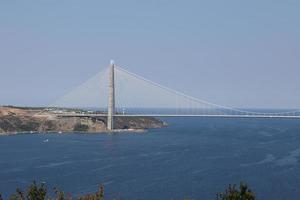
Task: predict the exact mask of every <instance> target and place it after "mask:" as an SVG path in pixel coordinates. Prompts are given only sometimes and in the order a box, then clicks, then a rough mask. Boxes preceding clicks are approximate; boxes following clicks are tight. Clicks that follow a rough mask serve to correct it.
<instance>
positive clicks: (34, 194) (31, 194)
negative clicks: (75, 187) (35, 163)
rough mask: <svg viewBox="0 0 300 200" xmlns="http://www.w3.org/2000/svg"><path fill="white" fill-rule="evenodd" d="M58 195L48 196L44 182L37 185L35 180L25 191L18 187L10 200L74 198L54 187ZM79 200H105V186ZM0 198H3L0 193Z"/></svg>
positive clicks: (69, 199) (70, 199)
mask: <svg viewBox="0 0 300 200" xmlns="http://www.w3.org/2000/svg"><path fill="white" fill-rule="evenodd" d="M53 190H54V193H55V195H56V197H55V198H54V199H53V198H50V197H47V188H46V186H45V184H44V183H42V184H40V185H37V184H36V182H35V181H34V182H33V183H32V184H31V185H30V186H29V187H28V188H27V190H26V192H25V193H24V192H23V191H22V190H20V189H17V190H16V193H15V194H13V195H12V196H11V197H10V198H9V199H10V200H72V197H71V196H70V195H67V196H65V194H64V192H63V191H61V190H59V189H57V188H54V189H53ZM77 199H78V200H103V199H104V186H103V185H101V186H100V187H99V191H98V192H96V193H94V194H88V195H85V196H82V197H78V198H77ZM0 200H3V199H2V197H1V194H0Z"/></svg>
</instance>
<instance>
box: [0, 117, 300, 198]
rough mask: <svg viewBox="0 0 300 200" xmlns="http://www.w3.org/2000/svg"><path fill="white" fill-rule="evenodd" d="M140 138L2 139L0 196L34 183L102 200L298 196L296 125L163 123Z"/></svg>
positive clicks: (299, 126) (299, 137) (299, 129)
mask: <svg viewBox="0 0 300 200" xmlns="http://www.w3.org/2000/svg"><path fill="white" fill-rule="evenodd" d="M164 120H165V121H167V122H168V123H169V126H168V127H167V128H163V129H153V130H149V131H148V132H146V133H142V134H141V133H138V134H133V133H120V134H113V135H107V134H33V135H30V134H21V135H15V136H1V137H0V149H1V151H0V192H2V194H3V196H4V197H7V196H8V195H9V194H10V193H12V192H13V191H14V190H15V188H16V187H21V188H22V187H24V186H27V185H29V184H30V183H31V182H32V180H37V181H40V182H46V183H47V186H48V188H49V189H51V188H52V187H53V186H58V187H60V188H61V189H63V190H64V191H66V192H71V193H72V194H74V195H75V196H76V195H79V194H85V193H89V192H95V191H97V188H98V186H99V184H101V183H102V184H104V185H105V195H106V199H112V198H116V199H145V200H155V199H159V200H160V199H164V200H165V199H183V198H184V197H190V198H192V199H201V200H202V199H204V200H205V199H214V198H215V193H216V192H218V191H219V192H220V191H223V190H224V189H225V187H226V186H227V185H228V184H229V183H239V182H240V181H245V182H247V183H248V184H249V185H250V187H251V188H252V189H253V190H254V191H255V192H256V194H257V196H258V199H273V200H276V199H278V200H279V199H282V200H283V199H297V197H299V195H300V187H299V185H300V162H299V160H300V120H295V119H294V120H292V119H222V118H169V119H164Z"/></svg>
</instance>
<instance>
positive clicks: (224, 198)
mask: <svg viewBox="0 0 300 200" xmlns="http://www.w3.org/2000/svg"><path fill="white" fill-rule="evenodd" d="M216 199H217V200H255V194H254V193H253V192H252V191H251V190H250V189H249V188H248V186H247V184H244V183H240V187H239V189H237V188H236V186H235V185H233V186H232V185H229V186H228V188H227V189H226V190H225V193H219V194H217V198H216Z"/></svg>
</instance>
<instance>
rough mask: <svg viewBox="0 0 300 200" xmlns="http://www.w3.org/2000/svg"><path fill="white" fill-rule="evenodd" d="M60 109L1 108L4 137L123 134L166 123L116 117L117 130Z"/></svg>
mask: <svg viewBox="0 0 300 200" xmlns="http://www.w3.org/2000/svg"><path fill="white" fill-rule="evenodd" d="M61 110H62V109H61V108H60V109H46V108H42V107H36V108H35V107H24V108H22V107H15V106H2V107H0V135H16V134H34V133H45V134H47V133H63V134H67V133H77V132H78V133H90V134H92V133H103V134H105V133H121V132H136V133H140V132H144V131H145V130H146V129H150V128H162V127H164V126H166V124H165V123H164V122H162V121H161V120H159V119H156V118H153V117H115V130H113V131H109V130H107V128H106V123H107V122H106V121H107V119H106V117H103V116H100V117H89V116H73V117H63V116H60V115H59V113H60V112H61ZM65 110H66V111H67V112H68V113H83V112H88V111H85V110H80V109H65Z"/></svg>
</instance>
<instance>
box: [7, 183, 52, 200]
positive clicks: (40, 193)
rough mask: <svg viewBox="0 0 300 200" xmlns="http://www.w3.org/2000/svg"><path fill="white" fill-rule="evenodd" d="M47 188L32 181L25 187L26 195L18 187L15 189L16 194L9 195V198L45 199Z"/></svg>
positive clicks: (20, 199) (18, 199)
mask: <svg viewBox="0 0 300 200" xmlns="http://www.w3.org/2000/svg"><path fill="white" fill-rule="evenodd" d="M46 194H47V189H46V187H45V184H44V183H42V184H41V185H37V184H36V182H35V181H34V182H33V183H32V184H31V185H30V186H29V187H28V189H27V193H26V196H25V194H24V192H23V191H22V190H20V189H17V190H16V194H13V195H12V196H11V197H10V200H45V199H46Z"/></svg>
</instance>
